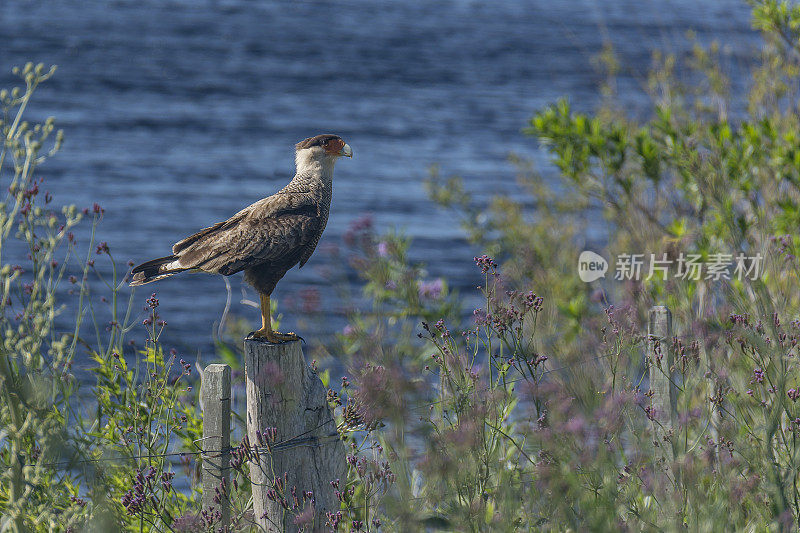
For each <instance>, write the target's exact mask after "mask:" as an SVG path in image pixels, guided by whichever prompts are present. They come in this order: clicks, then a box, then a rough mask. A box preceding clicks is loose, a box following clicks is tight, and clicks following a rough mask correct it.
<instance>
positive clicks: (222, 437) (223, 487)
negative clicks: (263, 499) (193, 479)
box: [200, 365, 231, 531]
mask: <svg viewBox="0 0 800 533" xmlns="http://www.w3.org/2000/svg"><path fill="white" fill-rule="evenodd" d="M200 395H201V398H202V401H203V445H202V450H203V510H204V511H206V512H210V513H215V512H216V511H219V513H220V518H219V522H218V523H219V527H215V528H214V530H215V531H216V530H219V529H221V530H222V531H230V522H231V502H230V499H229V497H228V495H229V494H230V464H231V454H230V446H231V367H229V366H228V365H208V366H207V367H206V368H205V370H204V371H203V381H202V383H201V384H200ZM215 499H216V501H215Z"/></svg>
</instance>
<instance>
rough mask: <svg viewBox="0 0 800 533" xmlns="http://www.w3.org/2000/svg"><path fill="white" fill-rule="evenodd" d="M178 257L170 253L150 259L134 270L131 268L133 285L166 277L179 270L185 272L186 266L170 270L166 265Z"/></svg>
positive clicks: (131, 283)
mask: <svg viewBox="0 0 800 533" xmlns="http://www.w3.org/2000/svg"><path fill="white" fill-rule="evenodd" d="M177 258H178V256H176V255H168V256H166V257H159V258H158V259H151V260H150V261H147V262H145V263H142V264H141V265H139V266H136V267H134V268H133V270H131V274H133V278H132V279H131V282H130V285H131V286H132V287H135V286H137V285H144V284H145V283H150V282H151V281H156V280H159V279H162V278H166V277H167V276H171V275H172V274H175V273H177V272H183V271H184V270H186V269H185V268H172V269H169V270H167V269H166V268H165V265H167V264H169V263H171V262H173V261H175V260H176V259H177Z"/></svg>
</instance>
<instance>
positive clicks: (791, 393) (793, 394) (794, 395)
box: [786, 389, 800, 402]
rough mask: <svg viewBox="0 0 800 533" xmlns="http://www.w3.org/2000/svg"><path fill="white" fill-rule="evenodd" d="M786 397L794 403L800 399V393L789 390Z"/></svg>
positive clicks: (795, 390)
mask: <svg viewBox="0 0 800 533" xmlns="http://www.w3.org/2000/svg"><path fill="white" fill-rule="evenodd" d="M786 396H788V397H789V399H790V400H792V401H793V402H796V401H797V399H798V398H800V391H799V390H797V389H789V390H788V391H786Z"/></svg>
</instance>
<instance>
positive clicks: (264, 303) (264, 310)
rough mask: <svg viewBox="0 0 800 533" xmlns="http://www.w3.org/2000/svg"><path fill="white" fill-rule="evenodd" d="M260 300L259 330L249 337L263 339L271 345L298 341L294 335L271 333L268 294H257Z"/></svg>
mask: <svg viewBox="0 0 800 533" xmlns="http://www.w3.org/2000/svg"><path fill="white" fill-rule="evenodd" d="M259 297H260V298H261V329H259V330H256V331H254V332H253V333H252V334H251V335H252V336H253V337H256V338H259V339H265V340H267V341H269V342H272V343H281V342H287V341H296V340H298V339H300V337H298V336H297V335H295V334H294V333H280V332H278V331H272V313H271V312H270V302H269V297H270V295H269V294H261V293H259Z"/></svg>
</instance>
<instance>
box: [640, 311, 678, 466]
mask: <svg viewBox="0 0 800 533" xmlns="http://www.w3.org/2000/svg"><path fill="white" fill-rule="evenodd" d="M647 362H648V368H649V376H650V390H651V391H653V408H654V410H655V413H654V418H655V420H654V423H653V424H654V428H655V431H654V434H653V436H654V438H658V437H659V436H661V437H663V436H664V435H665V434H666V433H667V432H668V431H669V430H670V429H671V428H673V427H675V426H674V422H675V418H676V413H677V409H676V392H677V391H676V390H675V382H674V380H673V367H674V365H675V356H674V354H673V351H672V313H670V311H669V308H667V307H666V306H663V305H656V306H653V307H651V308H650V320H649V324H648V327H647ZM665 444H666V443H665V442H664V441H663V440H662V442H660V443H659V442H657V441H656V442H655V443H654V445H655V446H656V447H662V448H663V446H664V445H665ZM667 449H668V450H669V451H668V458H669V459H670V460H672V459H674V458H675V457H674V450H673V447H672V446H671V445H669V446H668V447H667Z"/></svg>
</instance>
